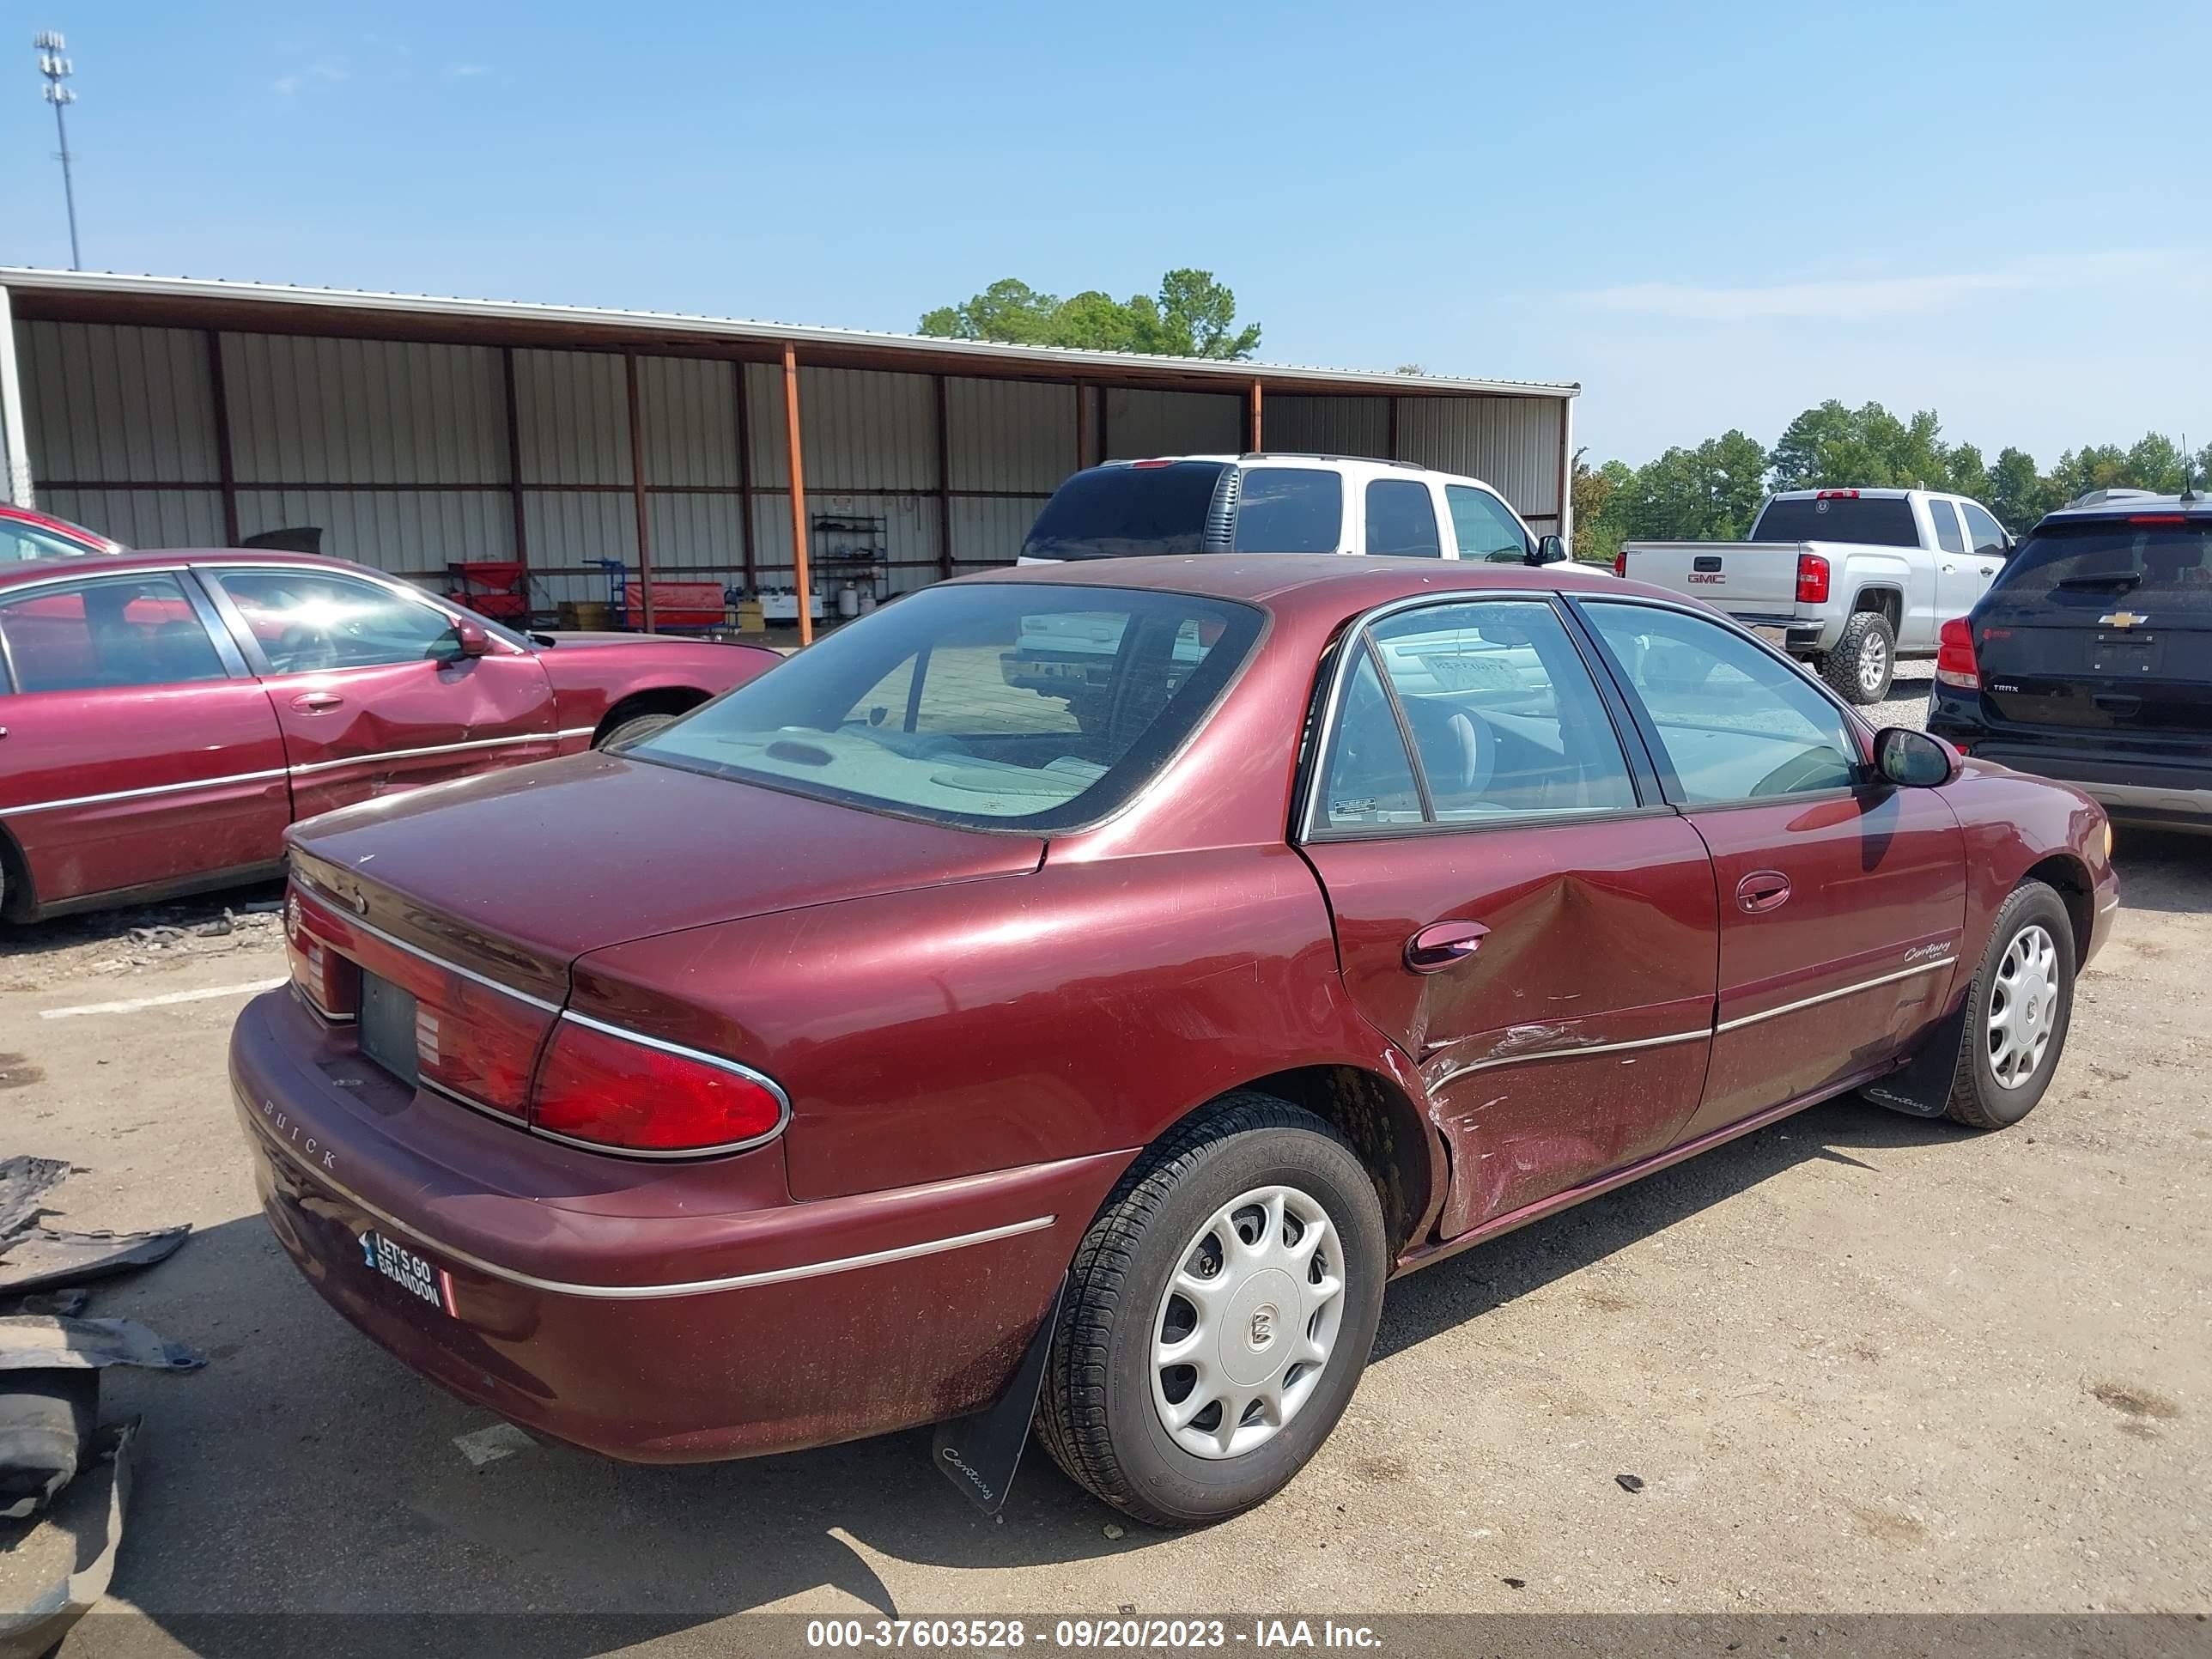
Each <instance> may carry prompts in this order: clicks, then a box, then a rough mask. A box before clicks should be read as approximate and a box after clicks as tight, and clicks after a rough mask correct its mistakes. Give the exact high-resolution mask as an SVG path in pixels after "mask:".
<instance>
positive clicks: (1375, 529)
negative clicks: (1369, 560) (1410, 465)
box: [1367, 478, 1444, 559]
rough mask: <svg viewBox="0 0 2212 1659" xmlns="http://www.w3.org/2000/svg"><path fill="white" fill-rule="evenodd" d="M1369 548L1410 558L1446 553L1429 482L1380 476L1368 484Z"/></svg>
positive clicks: (1429, 556) (1423, 557)
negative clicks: (1439, 532)
mask: <svg viewBox="0 0 2212 1659" xmlns="http://www.w3.org/2000/svg"><path fill="white" fill-rule="evenodd" d="M1367 550H1368V551H1369V552H1370V553H1381V554H1386V555H1389V556H1395V557H1398V558H1408V559H1440V558H1442V557H1443V552H1444V549H1443V542H1441V541H1440V540H1438V539H1437V509H1436V505H1435V503H1434V502H1433V501H1431V499H1430V496H1429V487H1428V485H1426V484H1425V483H1415V482H1414V481H1413V479H1411V478H1377V479H1376V480H1375V482H1374V483H1370V484H1369V485H1368V486H1367Z"/></svg>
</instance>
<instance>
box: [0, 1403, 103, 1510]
mask: <svg viewBox="0 0 2212 1659" xmlns="http://www.w3.org/2000/svg"><path fill="white" fill-rule="evenodd" d="M99 1415H100V1373H99V1372H98V1371H32V1372H30V1373H29V1374H27V1375H26V1376H19V1377H16V1378H14V1379H13V1380H12V1381H10V1383H9V1385H8V1387H7V1389H4V1390H0V1521H20V1520H21V1519H22V1518H23V1517H24V1516H27V1515H35V1514H37V1513H38V1512H39V1511H40V1510H42V1509H44V1508H46V1505H47V1504H49V1503H51V1502H52V1500H53V1496H54V1494H55V1493H56V1492H59V1491H60V1490H61V1489H62V1488H63V1487H64V1486H67V1485H69V1483H70V1481H71V1480H75V1479H76V1465H77V1458H78V1456H79V1455H80V1453H81V1452H82V1449H83V1448H84V1446H85V1445H86V1444H87V1443H88V1442H89V1441H90V1440H91V1438H92V1430H93V1425H94V1422H95V1421H96V1420H97V1419H98V1418H99Z"/></svg>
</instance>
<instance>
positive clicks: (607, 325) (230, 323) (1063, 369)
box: [0, 266, 1582, 398]
mask: <svg viewBox="0 0 2212 1659" xmlns="http://www.w3.org/2000/svg"><path fill="white" fill-rule="evenodd" d="M0 287H5V288H6V289H8V290H9V295H10V296H11V298H12V300H13V301H14V304H15V311H16V314H17V315H18V316H33V317H54V318H63V319H77V320H102V321H112V322H143V323H148V324H152V325H160V324H161V322H162V321H164V320H165V319H166V320H170V321H171V322H172V325H184V326H199V327H225V328H234V329H241V330H252V329H256V328H274V329H276V330H279V331H289V332H295V333H318V334H345V333H355V332H359V331H362V330H363V329H364V328H374V327H378V326H379V325H381V332H382V333H383V334H385V335H387V336H391V337H409V338H447V339H463V340H465V339H469V338H472V337H483V338H489V339H495V340H503V341H506V342H507V343H545V344H550V345H575V346H587V347H588V346H594V345H596V346H599V347H602V348H617V349H618V348H622V347H625V346H627V347H630V348H632V349H646V348H650V349H654V350H668V349H677V350H679V351H689V352H691V353H694V354H702V353H705V352H707V351H708V350H710V349H712V348H714V347H715V346H716V345H720V346H721V347H722V348H724V350H725V351H726V352H730V353H731V355H740V354H742V355H749V356H754V357H764V356H769V355H770V354H780V353H781V350H782V348H783V346H784V344H785V343H787V342H788V343H791V344H792V345H793V346H795V347H797V348H799V349H800V350H801V351H802V352H803V353H804V354H805V361H806V362H809V363H810V364H818V365H822V366H825V367H839V366H847V365H850V366H865V367H878V368H906V369H908V370H913V371H919V372H922V373H938V374H972V375H978V376H982V377H985V378H990V377H994V376H1009V377H1012V378H1018V379H1035V380H1083V381H1086V382H1090V383H1093V384H1108V385H1115V384H1119V385H1138V386H1180V387H1182V389H1185V390H1193V391H1214V390H1218V391H1220V392H1241V391H1243V390H1244V389H1245V388H1247V387H1249V386H1250V385H1251V384H1252V382H1253V381H1255V380H1257V381H1259V382H1260V383H1261V386H1263V388H1265V389H1267V390H1273V391H1282V392H1310V393H1326V392H1344V393H1353V394H1364V395H1368V396H1395V397H1428V398H1467V397H1484V396H1488V397H1513V398H1572V397H1574V396H1576V395H1577V393H1578V392H1580V391H1581V389H1582V388H1581V386H1580V384H1579V383H1578V382H1575V381H1545V380H1474V379H1462V378H1460V377H1457V376H1454V375H1445V374H1377V373H1374V372H1371V371H1362V370H1353V369H1337V368H1311V367H1308V366H1304V365H1299V364H1290V363H1265V362H1249V361H1243V360H1231V361H1223V360H1221V359H1218V358H1208V357H1168V356H1154V355H1152V354H1149V353H1145V352H1133V351H1094V350H1078V349H1073V348H1069V347H1062V346H1026V345H1002V344H1000V343H997V342H994V341H987V340H940V339H935V338H932V337H927V336H924V335H916V334H893V333H889V332H884V331H878V330H873V329H854V328H823V327H820V326H818V325H812V324H805V323H778V322H765V321H760V320H757V319H745V318H735V317H703V316H695V315H692V314H690V313H684V312H668V311H628V310H618V309H610V308H605V307H586V306H556V305H539V304H534V303H529V302H526V301H515V300H463V299H448V298H441V297H438V296H436V295H420V294H385V293H379V292H375V291H373V290H370V289H335V288H302V287H296V286H294V285H291V284H289V283H242V282H231V281H228V280H225V279H222V278H216V277H198V276H131V275H128V274H125V273H120V272H113V271H75V270H40V269H36V268H33V267H25V266H0ZM732 349H737V350H736V351H732Z"/></svg>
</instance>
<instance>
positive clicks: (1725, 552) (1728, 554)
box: [1620, 542, 1808, 617]
mask: <svg viewBox="0 0 2212 1659" xmlns="http://www.w3.org/2000/svg"><path fill="white" fill-rule="evenodd" d="M1621 551H1622V554H1623V556H1624V557H1623V562H1622V567H1621V573H1620V574H1622V575H1624V576H1626V577H1627V578H1628V579H1629V580H1631V581H1639V582H1649V583H1650V584H1651V585H1652V586H1655V587H1663V588H1666V589H1668V591H1669V592H1676V593H1686V594H1687V595H1689V596H1690V597H1691V598H1692V599H1703V600H1704V601H1705V603H1706V604H1707V605H1711V606H1713V607H1714V608H1715V609H1716V610H1719V611H1726V612H1728V613H1729V615H1730V616H1735V617H1788V616H1792V615H1794V614H1795V613H1796V609H1797V561H1798V556H1799V555H1800V554H1801V553H1804V552H1806V551H1808V549H1807V548H1806V547H1805V546H1803V545H1802V544H1800V543H1797V542H1630V543H1628V544H1626V546H1624V547H1623V548H1622V550H1621Z"/></svg>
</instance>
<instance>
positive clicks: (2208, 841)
mask: <svg viewBox="0 0 2212 1659" xmlns="http://www.w3.org/2000/svg"><path fill="white" fill-rule="evenodd" d="M2112 867H2113V868H2114V869H2115V870H2117V871H2118V872H2119V877H2120V906H2121V908H2123V909H2127V910H2159V911H2163V912H2165V913H2166V914H2167V915H2203V914H2204V913H2205V912H2207V911H2212V837H2208V836H2190V835H2178V834H2175V833H2173V832H2172V831H2170V830H2164V829H2136V828H2135V827H2134V826H2133V825H2130V824H2120V825H2118V826H2117V827H2116V828H2115V829H2114V831H2113V836H2112Z"/></svg>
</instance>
